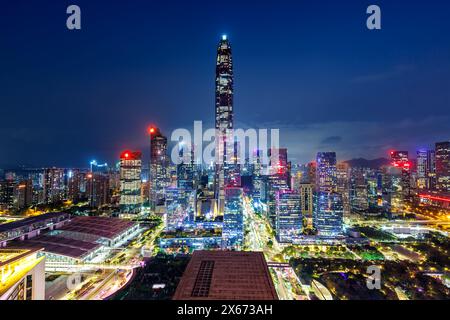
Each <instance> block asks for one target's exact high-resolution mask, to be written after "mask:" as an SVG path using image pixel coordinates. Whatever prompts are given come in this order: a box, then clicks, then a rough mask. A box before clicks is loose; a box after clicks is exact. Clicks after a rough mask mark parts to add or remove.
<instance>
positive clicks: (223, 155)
mask: <svg viewBox="0 0 450 320" xmlns="http://www.w3.org/2000/svg"><path fill="white" fill-rule="evenodd" d="M215 81H216V102H215V103H216V106H215V129H216V149H215V154H216V169H215V170H216V172H215V177H214V184H215V186H214V193H215V199H216V201H217V203H218V210H219V214H220V213H223V210H224V205H225V187H226V185H225V175H226V172H225V168H226V167H227V164H229V163H231V159H228V156H229V155H230V154H233V151H234V139H233V134H232V129H233V115H234V111H233V60H232V54H231V45H230V42H229V41H228V39H227V37H226V36H223V37H222V39H221V41H220V42H219V46H218V48H217V59H216V80H215Z"/></svg>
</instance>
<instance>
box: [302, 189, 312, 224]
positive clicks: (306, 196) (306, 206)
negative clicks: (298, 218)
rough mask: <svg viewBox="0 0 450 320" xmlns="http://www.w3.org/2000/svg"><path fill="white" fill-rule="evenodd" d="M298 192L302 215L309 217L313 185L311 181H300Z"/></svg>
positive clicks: (310, 216)
mask: <svg viewBox="0 0 450 320" xmlns="http://www.w3.org/2000/svg"><path fill="white" fill-rule="evenodd" d="M299 194H300V206H301V212H302V216H303V217H306V218H308V219H311V218H312V214H313V203H314V200H313V194H314V186H313V185H312V184H311V183H300V185H299Z"/></svg>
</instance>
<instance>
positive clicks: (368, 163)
mask: <svg viewBox="0 0 450 320" xmlns="http://www.w3.org/2000/svg"><path fill="white" fill-rule="evenodd" d="M344 162H346V163H348V165H349V166H350V167H352V168H370V169H378V168H380V167H381V166H385V165H388V164H390V163H391V162H390V160H389V159H386V158H378V159H373V160H367V159H364V158H358V159H351V160H347V161H344Z"/></svg>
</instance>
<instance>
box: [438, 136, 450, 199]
mask: <svg viewBox="0 0 450 320" xmlns="http://www.w3.org/2000/svg"><path fill="white" fill-rule="evenodd" d="M435 152H436V189H437V190H439V191H444V192H450V141H444V142H438V143H436V149H435Z"/></svg>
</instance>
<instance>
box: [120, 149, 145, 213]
mask: <svg viewBox="0 0 450 320" xmlns="http://www.w3.org/2000/svg"><path fill="white" fill-rule="evenodd" d="M141 157H142V154H141V152H139V151H136V152H132V151H124V152H122V154H121V155H120V213H121V215H122V216H124V217H130V216H134V215H137V214H140V213H141V207H142V197H141V170H142V160H141Z"/></svg>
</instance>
